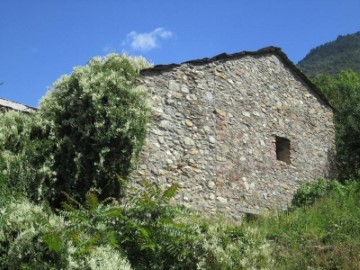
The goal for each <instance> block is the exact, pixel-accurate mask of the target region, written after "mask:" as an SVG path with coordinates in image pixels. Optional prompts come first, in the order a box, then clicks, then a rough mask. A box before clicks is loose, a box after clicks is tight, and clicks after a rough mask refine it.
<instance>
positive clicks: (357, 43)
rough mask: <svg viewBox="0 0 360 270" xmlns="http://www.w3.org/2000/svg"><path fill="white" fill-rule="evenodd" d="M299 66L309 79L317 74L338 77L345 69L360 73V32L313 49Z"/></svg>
mask: <svg viewBox="0 0 360 270" xmlns="http://www.w3.org/2000/svg"><path fill="white" fill-rule="evenodd" d="M297 66H298V67H299V68H300V70H301V71H302V72H304V73H305V74H306V75H307V76H308V77H309V78H312V77H314V76H315V75H317V74H329V75H336V74H338V73H339V72H340V71H341V70H345V69H352V70H354V71H357V72H360V32H357V33H355V34H350V35H345V36H341V35H340V36H338V38H337V39H336V40H334V41H331V42H328V43H325V44H323V45H320V46H318V47H316V48H314V49H312V50H311V51H310V52H309V53H308V55H306V56H305V58H304V59H303V60H301V61H300V62H299V63H298V65H297Z"/></svg>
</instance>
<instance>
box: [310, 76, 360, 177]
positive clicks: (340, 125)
mask: <svg viewBox="0 0 360 270" xmlns="http://www.w3.org/2000/svg"><path fill="white" fill-rule="evenodd" d="M314 82H315V84H316V85H317V86H318V87H319V88H320V89H321V91H322V92H323V93H324V94H325V95H326V97H327V98H328V99H329V101H330V103H331V104H332V105H333V106H334V107H335V109H336V111H335V124H336V148H337V160H338V164H339V169H340V179H342V180H343V179H350V178H354V179H355V178H357V176H358V171H359V169H360V139H359V138H360V121H359V119H360V73H356V72H354V71H350V70H349V71H343V72H341V73H340V74H339V75H338V76H337V77H336V78H333V77H330V76H318V77H317V78H316V79H315V80H314Z"/></svg>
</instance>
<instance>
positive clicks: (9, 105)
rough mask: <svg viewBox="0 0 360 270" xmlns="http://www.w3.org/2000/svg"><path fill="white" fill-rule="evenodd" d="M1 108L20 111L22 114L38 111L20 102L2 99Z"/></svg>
mask: <svg viewBox="0 0 360 270" xmlns="http://www.w3.org/2000/svg"><path fill="white" fill-rule="evenodd" d="M0 107H3V108H6V109H10V110H15V111H20V112H26V113H31V112H33V111H36V108H33V107H30V106H26V105H24V104H21V103H18V102H14V101H10V100H6V99H3V98H0Z"/></svg>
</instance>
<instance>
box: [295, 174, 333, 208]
mask: <svg viewBox="0 0 360 270" xmlns="http://www.w3.org/2000/svg"><path fill="white" fill-rule="evenodd" d="M329 183H330V182H329V181H325V180H323V179H320V180H318V181H316V182H310V183H304V184H302V185H301V186H300V188H298V190H297V191H296V193H295V194H294V197H293V199H292V201H291V206H290V209H294V208H298V207H304V206H310V205H313V204H314V203H315V201H316V200H317V199H319V198H322V197H324V196H325V195H326V194H327V192H328V191H329V187H330V184H329Z"/></svg>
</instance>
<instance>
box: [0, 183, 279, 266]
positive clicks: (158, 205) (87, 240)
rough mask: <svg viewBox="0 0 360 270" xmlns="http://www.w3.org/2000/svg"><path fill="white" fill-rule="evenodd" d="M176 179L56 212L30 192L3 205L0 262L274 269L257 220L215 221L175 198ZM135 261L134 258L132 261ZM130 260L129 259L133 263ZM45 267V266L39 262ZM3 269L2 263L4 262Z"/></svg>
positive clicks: (66, 205)
mask: <svg viewBox="0 0 360 270" xmlns="http://www.w3.org/2000/svg"><path fill="white" fill-rule="evenodd" d="M176 189H177V186H176V185H173V186H171V187H170V188H168V189H166V190H162V189H160V188H157V187H154V186H152V185H150V184H149V183H147V182H144V183H143V188H141V189H139V188H132V192H133V194H134V197H132V198H129V199H127V200H125V201H124V202H123V203H119V202H118V201H116V200H112V199H107V200H105V201H103V202H100V201H99V200H98V199H97V196H96V195H95V193H88V194H87V198H86V201H85V203H84V204H80V203H78V202H77V201H75V200H73V199H72V198H69V200H68V202H66V203H64V204H63V205H64V209H63V210H61V211H60V212H59V215H54V214H53V213H52V212H51V209H48V208H46V207H44V206H39V205H35V204H33V203H31V202H29V201H28V200H26V199H22V200H18V201H12V202H11V203H9V204H8V205H7V206H6V207H3V208H1V211H2V212H1V214H2V215H1V217H2V218H3V221H4V222H3V223H0V224H1V225H0V244H1V250H0V262H1V265H2V266H3V267H4V268H3V269H17V268H16V267H22V268H23V269H130V267H131V268H132V269H252V268H253V269H271V265H272V260H271V257H270V255H271V249H270V245H269V243H268V242H267V241H266V240H265V238H264V237H263V236H262V235H261V234H260V233H259V231H258V230H256V229H253V228H241V227H240V226H235V225H234V224H232V223H230V222H229V223H227V222H224V220H220V219H216V220H213V221H210V220H208V219H205V218H202V217H199V216H197V215H196V213H195V212H193V211H191V210H188V209H186V208H184V207H181V206H176V205H173V204H170V203H169V201H170V199H171V198H173V196H174V194H175V192H176ZM129 262H130V263H129ZM130 264H131V266H130ZM42 267H43V268H42ZM0 269H1V268H0Z"/></svg>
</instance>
